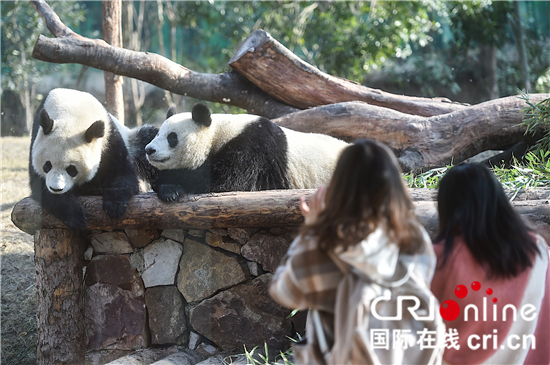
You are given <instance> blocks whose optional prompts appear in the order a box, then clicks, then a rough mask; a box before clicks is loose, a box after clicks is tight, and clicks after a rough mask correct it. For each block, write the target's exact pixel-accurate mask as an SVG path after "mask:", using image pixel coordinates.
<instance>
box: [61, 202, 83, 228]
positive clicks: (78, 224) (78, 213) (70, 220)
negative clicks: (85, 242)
mask: <svg viewBox="0 0 550 365" xmlns="http://www.w3.org/2000/svg"><path fill="white" fill-rule="evenodd" d="M80 208H81V209H76V210H75V211H73V212H72V214H69V215H67V216H66V217H64V218H63V219H62V220H63V223H64V224H65V225H66V226H67V228H68V229H69V230H71V231H83V230H85V229H86V228H88V218H87V216H86V211H85V210H84V208H82V207H80Z"/></svg>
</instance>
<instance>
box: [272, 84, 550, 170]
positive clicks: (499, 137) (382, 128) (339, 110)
mask: <svg viewBox="0 0 550 365" xmlns="http://www.w3.org/2000/svg"><path fill="white" fill-rule="evenodd" d="M549 96H550V95H549V94H533V95H531V97H532V99H533V102H538V101H540V100H543V99H546V98H548V97H549ZM523 108H525V102H524V101H523V100H521V99H519V98H517V97H513V96H510V97H506V98H501V99H496V100H491V101H488V102H484V103H481V104H477V105H474V106H471V107H468V108H465V109H463V110H460V111H457V112H452V113H448V114H443V115H438V116H433V117H429V118H427V117H420V116H414V115H410V114H404V113H400V112H397V111H395V110H391V109H387V108H381V107H377V106H374V105H369V104H366V103H362V102H348V103H339V104H332V105H326V106H321V107H317V108H312V109H308V110H303V111H299V112H296V113H293V114H290V115H285V116H282V117H280V118H277V119H274V120H273V121H274V122H275V123H277V124H278V125H280V126H282V127H288V128H291V129H294V130H297V131H301V132H315V133H324V134H329V135H331V136H334V137H338V138H342V139H344V140H348V141H351V140H354V139H357V138H370V139H374V140H377V141H380V142H383V143H385V144H387V145H388V146H390V147H391V148H392V149H393V150H394V151H395V152H396V153H397V155H398V157H399V160H400V163H401V166H402V168H403V170H404V171H410V170H412V169H416V168H423V167H427V166H440V165H446V164H450V163H451V162H453V163H455V164H456V163H459V162H461V161H463V160H465V159H467V158H469V157H472V156H474V155H476V154H478V153H480V152H483V151H486V150H494V149H506V148H508V147H510V146H512V145H513V144H515V143H516V142H518V141H519V140H520V139H521V138H522V137H523V134H524V132H525V128H524V127H521V126H520V125H519V124H520V123H521V121H522V117H523Z"/></svg>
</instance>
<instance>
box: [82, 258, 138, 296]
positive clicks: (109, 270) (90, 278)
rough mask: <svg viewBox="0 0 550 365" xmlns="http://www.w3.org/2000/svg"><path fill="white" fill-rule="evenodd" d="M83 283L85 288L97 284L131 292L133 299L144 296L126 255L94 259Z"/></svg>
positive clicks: (135, 271)
mask: <svg viewBox="0 0 550 365" xmlns="http://www.w3.org/2000/svg"><path fill="white" fill-rule="evenodd" d="M85 283H86V286H87V287H90V286H92V285H94V284H97V283H101V284H109V285H113V286H116V287H119V288H121V289H123V290H129V291H132V292H133V294H134V296H135V297H139V296H143V294H144V289H143V284H142V282H141V279H140V277H139V274H138V272H137V270H136V269H135V268H133V267H132V265H131V263H130V258H129V257H128V256H126V255H102V256H96V257H94V258H93V259H92V261H91V262H90V263H89V264H88V266H87V269H86V279H85Z"/></svg>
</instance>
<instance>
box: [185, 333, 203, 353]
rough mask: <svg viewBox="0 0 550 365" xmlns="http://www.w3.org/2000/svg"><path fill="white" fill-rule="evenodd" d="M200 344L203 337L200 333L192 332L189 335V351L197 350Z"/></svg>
mask: <svg viewBox="0 0 550 365" xmlns="http://www.w3.org/2000/svg"><path fill="white" fill-rule="evenodd" d="M200 342H201V336H200V335H199V334H198V333H196V332H193V331H191V332H190V333H189V346H188V347H189V350H194V349H196V348H197V346H198V345H199V343H200Z"/></svg>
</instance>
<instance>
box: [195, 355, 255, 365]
mask: <svg viewBox="0 0 550 365" xmlns="http://www.w3.org/2000/svg"><path fill="white" fill-rule="evenodd" d="M227 364H231V365H247V364H248V363H247V361H246V357H245V356H243V355H239V356H236V355H231V354H228V353H219V354H216V355H214V356H210V357H209V358H207V359H206V360H204V361H201V362H199V363H197V364H196V365H227Z"/></svg>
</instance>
